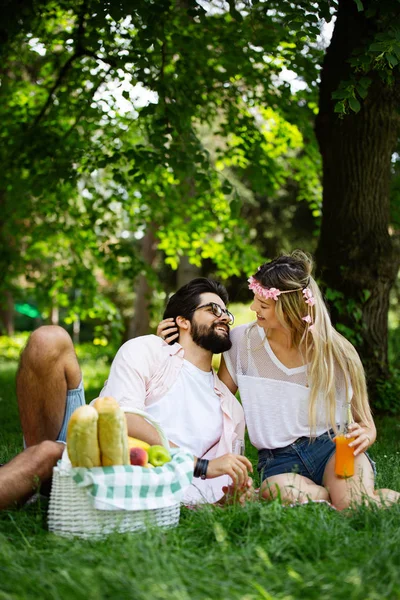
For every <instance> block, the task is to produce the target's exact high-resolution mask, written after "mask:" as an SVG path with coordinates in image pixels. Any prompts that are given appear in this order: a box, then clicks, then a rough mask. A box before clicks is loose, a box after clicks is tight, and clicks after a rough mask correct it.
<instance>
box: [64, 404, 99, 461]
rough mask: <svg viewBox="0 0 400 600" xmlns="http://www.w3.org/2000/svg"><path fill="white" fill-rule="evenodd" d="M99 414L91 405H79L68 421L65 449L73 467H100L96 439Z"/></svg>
mask: <svg viewBox="0 0 400 600" xmlns="http://www.w3.org/2000/svg"><path fill="white" fill-rule="evenodd" d="M98 418H99V415H98V414H97V411H96V410H95V409H94V408H93V406H87V405H84V406H80V407H79V408H77V409H76V410H75V411H74V412H73V413H72V416H71V418H70V420H69V423H68V430H67V449H68V456H69V458H70V461H71V464H72V466H73V467H87V468H88V469H91V468H92V467H100V466H101V460H100V448H99V443H98V440H97V421H98Z"/></svg>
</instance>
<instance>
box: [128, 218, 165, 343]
mask: <svg viewBox="0 0 400 600" xmlns="http://www.w3.org/2000/svg"><path fill="white" fill-rule="evenodd" d="M141 249H142V257H143V260H144V262H145V263H146V265H148V266H149V267H152V266H153V264H154V261H155V258H156V254H157V242H156V239H155V237H154V231H153V229H152V228H150V227H149V229H148V230H147V232H146V234H145V235H144V237H143V238H142V244H141ZM152 292H153V287H152V286H151V284H150V283H149V280H148V277H146V275H142V274H141V275H139V276H138V278H137V280H136V285H135V312H134V314H133V317H132V319H131V320H130V322H129V324H128V330H127V333H126V335H125V336H124V339H125V340H127V339H128V340H129V339H131V338H134V337H138V336H140V335H146V334H148V333H149V332H150V317H151V315H150V305H151V295H152Z"/></svg>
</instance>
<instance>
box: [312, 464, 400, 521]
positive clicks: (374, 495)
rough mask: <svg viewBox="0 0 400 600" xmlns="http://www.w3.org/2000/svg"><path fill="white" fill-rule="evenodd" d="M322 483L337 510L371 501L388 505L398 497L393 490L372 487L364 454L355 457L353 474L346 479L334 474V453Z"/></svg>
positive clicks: (370, 467)
mask: <svg viewBox="0 0 400 600" xmlns="http://www.w3.org/2000/svg"><path fill="white" fill-rule="evenodd" d="M324 485H325V486H326V488H327V489H328V490H329V494H330V496H331V500H332V504H333V505H334V506H335V507H336V508H337V509H339V510H343V509H345V508H349V506H351V505H354V504H362V503H366V504H368V503H371V502H372V503H373V504H377V505H378V506H389V505H390V504H393V503H394V502H398V501H399V499H400V494H399V492H395V491H394V490H388V489H382V490H375V489H374V473H373V470H372V466H371V463H370V462H369V460H368V458H367V456H366V455H365V454H360V455H359V456H356V457H355V463H354V475H353V477H348V478H347V479H344V478H341V477H338V476H337V475H335V454H333V456H332V457H331V458H330V459H329V461H328V464H327V465H326V469H325V473H324Z"/></svg>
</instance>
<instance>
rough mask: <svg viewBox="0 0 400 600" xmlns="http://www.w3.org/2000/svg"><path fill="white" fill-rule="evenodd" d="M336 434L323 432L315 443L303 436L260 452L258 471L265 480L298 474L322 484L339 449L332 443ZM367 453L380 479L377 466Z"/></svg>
mask: <svg viewBox="0 0 400 600" xmlns="http://www.w3.org/2000/svg"><path fill="white" fill-rule="evenodd" d="M334 435H335V434H334V433H333V431H331V432H330V435H329V432H326V433H323V434H322V435H320V436H318V437H317V438H315V440H314V441H313V440H310V438H309V437H301V438H299V439H298V440H296V441H295V442H293V444H290V445H289V446H285V447H284V448H276V449H275V450H268V449H266V448H265V449H263V450H259V452H258V465H257V470H258V472H259V474H260V478H261V481H264V479H266V478H267V477H272V476H273V475H281V474H282V473H297V474H299V475H303V476H304V477H308V479H311V480H312V481H313V482H314V483H316V484H317V485H322V480H323V477H324V472H325V468H326V465H327V463H328V461H329V459H330V458H331V456H332V455H333V454H334V452H335V448H336V447H335V443H334V442H333V441H332V440H333V437H334ZM365 454H366V456H367V457H368V460H369V462H370V463H371V466H372V469H373V471H374V475H375V476H376V468H375V463H374V461H373V460H371V458H370V457H369V456H368V454H367V453H365Z"/></svg>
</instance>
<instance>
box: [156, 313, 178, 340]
mask: <svg viewBox="0 0 400 600" xmlns="http://www.w3.org/2000/svg"><path fill="white" fill-rule="evenodd" d="M157 335H158V337H160V338H162V339H163V340H165V341H166V342H167V344H169V343H170V342H172V341H173V340H175V339H176V338H178V337H179V331H178V328H177V326H176V323H175V319H173V318H172V317H171V318H169V319H164V320H163V321H160V323H159V324H158V326H157Z"/></svg>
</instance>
